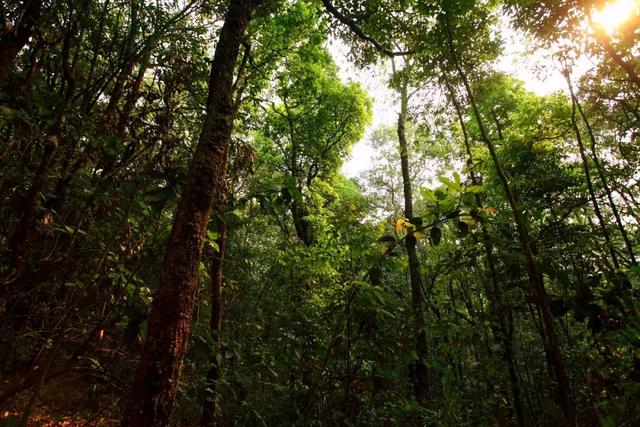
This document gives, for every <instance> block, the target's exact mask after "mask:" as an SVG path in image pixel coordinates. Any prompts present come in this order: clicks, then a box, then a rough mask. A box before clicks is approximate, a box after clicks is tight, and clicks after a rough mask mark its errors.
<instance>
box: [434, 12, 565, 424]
mask: <svg viewBox="0 0 640 427" xmlns="http://www.w3.org/2000/svg"><path fill="white" fill-rule="evenodd" d="M446 31H447V38H448V40H447V41H448V46H449V52H450V54H451V59H452V62H453V65H454V67H455V69H456V71H457V72H458V75H459V77H460V79H461V80H462V83H463V85H464V88H465V91H466V93H467V98H468V101H469V104H470V105H471V109H472V111H473V115H474V117H475V119H476V122H477V123H478V129H479V131H480V136H481V138H482V140H483V142H484V143H485V145H486V147H487V149H488V150H489V154H490V155H491V159H492V161H493V164H494V167H495V169H496V174H497V175H498V179H499V180H500V182H501V184H502V187H503V189H504V192H505V196H506V198H507V201H508V203H509V206H510V208H511V212H512V215H513V219H514V222H515V226H516V231H517V234H518V240H519V243H520V249H521V251H522V255H523V256H524V259H525V266H526V271H527V275H528V277H529V282H530V283H531V287H532V288H533V291H534V295H535V299H536V304H537V305H538V307H539V308H540V313H541V317H542V322H543V325H544V332H545V335H546V339H547V343H548V346H547V351H548V354H547V357H548V359H549V361H550V363H551V365H552V371H553V376H554V380H555V391H556V401H557V403H558V405H560V408H561V409H562V412H563V415H564V418H565V419H564V423H565V424H566V425H569V426H574V425H575V424H576V412H575V404H574V402H573V398H572V396H571V387H570V384H569V377H568V375H567V371H566V368H565V365H564V360H563V357H562V351H561V349H560V343H559V341H558V336H557V334H556V330H555V324H554V320H553V315H552V314H551V307H550V302H549V296H548V295H547V292H546V289H545V286H544V281H543V278H542V274H541V273H540V271H539V270H538V266H537V265H536V262H535V258H534V254H533V248H532V245H531V238H530V236H529V232H528V230H527V228H526V225H525V223H524V220H523V218H522V214H521V213H520V209H519V208H518V204H517V203H516V199H515V196H514V194H513V191H512V190H511V186H510V184H509V180H508V179H507V176H506V174H505V172H504V169H503V168H502V164H501V163H500V160H499V159H498V154H497V152H496V150H495V147H494V145H493V142H492V141H491V139H490V138H489V136H488V134H487V131H486V129H485V127H484V123H483V120H482V116H481V115H480V110H479V109H478V105H477V103H476V101H475V97H474V95H473V92H472V90H471V85H470V84H469V81H468V79H467V76H466V74H465V73H464V71H463V70H462V67H461V66H460V63H459V60H458V57H457V53H456V51H455V48H454V44H453V37H452V35H451V30H450V28H449V23H448V21H447V22H446Z"/></svg>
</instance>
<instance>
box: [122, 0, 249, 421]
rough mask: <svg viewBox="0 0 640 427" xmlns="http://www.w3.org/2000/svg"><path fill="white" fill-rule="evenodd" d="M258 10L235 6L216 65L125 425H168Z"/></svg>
mask: <svg viewBox="0 0 640 427" xmlns="http://www.w3.org/2000/svg"><path fill="white" fill-rule="evenodd" d="M258 4H259V0H254V1H243V0H233V1H231V3H230V5H229V7H228V10H227V13H226V17H225V22H224V25H223V27H222V29H221V32H220V39H219V41H218V45H217V47H216V52H215V55H214V58H213V62H212V65H211V74H210V76H209V97H208V101H207V116H206V119H205V123H204V126H203V129H202V132H201V134H200V139H199V141H198V145H197V147H196V151H195V153H194V156H193V159H192V161H191V165H190V167H189V174H188V177H187V180H186V182H185V185H184V188H183V191H182V196H181V198H180V202H179V204H178V208H177V211H176V214H175V217H174V223H173V228H172V231H171V236H170V238H169V242H168V245H167V250H166V253H165V257H164V263H163V267H162V272H161V277H160V286H159V289H158V292H157V294H156V296H155V299H154V303H153V308H152V311H151V315H150V317H149V323H148V325H149V326H148V332H147V338H146V340H145V344H144V348H143V351H142V356H141V360H140V366H139V367H138V370H137V372H136V377H135V381H134V386H133V391H132V395H131V404H130V407H129V408H128V411H127V412H126V414H125V417H124V418H123V421H122V425H126V426H165V425H167V424H168V423H169V418H170V416H171V410H172V408H173V403H174V400H175V397H176V391H177V386H178V381H179V379H180V372H181V369H182V362H183V357H184V354H185V349H186V345H187V341H188V339H189V335H190V332H191V319H192V314H193V307H194V302H195V297H196V288H197V279H198V265H199V263H200V259H201V257H202V248H203V242H204V237H205V235H206V231H207V224H208V221H209V216H210V215H211V210H212V204H213V203H212V201H213V200H221V197H222V196H223V195H224V193H225V190H226V188H225V187H226V184H225V183H226V179H225V178H226V169H227V153H228V149H229V143H230V139H231V131H232V127H233V99H232V90H233V89H232V85H233V75H234V68H235V64H236V61H237V58H238V52H239V50H240V45H241V43H242V39H243V36H244V34H245V31H246V29H247V26H248V24H249V21H250V19H251V14H252V12H253V10H254V9H255V8H256V7H257V6H258Z"/></svg>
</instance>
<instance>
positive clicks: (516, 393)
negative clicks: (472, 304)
mask: <svg viewBox="0 0 640 427" xmlns="http://www.w3.org/2000/svg"><path fill="white" fill-rule="evenodd" d="M444 82H445V85H446V87H447V90H448V92H449V96H450V97H451V103H452V104H453V107H454V109H455V110H456V116H457V117H458V122H459V123H460V127H461V129H462V136H463V139H464V146H465V151H466V153H467V166H468V167H469V175H470V177H471V183H472V184H473V185H480V180H479V179H478V177H477V176H476V174H475V172H474V170H473V155H472V153H471V144H469V137H468V134H467V127H466V125H465V124H464V120H463V116H462V107H461V105H460V103H459V102H458V99H457V97H456V94H455V92H454V90H453V87H452V86H451V84H450V83H449V81H448V80H447V79H446V77H445V79H444ZM494 119H495V120H496V126H497V128H498V135H499V137H500V138H502V129H501V128H500V125H499V123H498V121H497V117H496V116H495V113H494ZM475 201H476V205H477V206H478V207H479V208H480V207H482V200H481V198H480V195H479V194H478V193H476V194H475ZM482 245H483V247H484V251H485V255H486V258H487V267H488V268H489V278H490V279H491V283H492V285H493V289H487V290H486V293H487V297H488V298H489V307H490V310H491V312H492V315H493V316H494V317H495V318H497V320H498V324H499V326H500V330H499V333H498V334H497V335H499V338H500V341H501V343H502V346H503V348H504V352H503V354H502V358H503V360H504V361H505V363H506V364H507V367H508V371H509V381H510V383H511V395H512V398H513V401H512V403H513V409H514V412H515V415H516V421H517V423H518V426H524V425H525V421H524V411H523V410H522V399H521V397H520V394H521V393H520V381H519V379H518V375H517V372H516V367H517V366H516V360H515V356H514V354H513V329H512V328H511V325H512V323H513V322H511V321H509V320H510V319H511V318H512V316H513V315H512V312H511V308H509V307H508V306H507V305H506V304H504V303H503V301H502V292H501V291H500V286H499V283H498V273H497V269H496V260H495V257H494V255H493V248H492V245H491V243H490V240H489V233H488V232H487V229H486V227H485V226H484V225H483V226H482ZM503 311H504V312H503Z"/></svg>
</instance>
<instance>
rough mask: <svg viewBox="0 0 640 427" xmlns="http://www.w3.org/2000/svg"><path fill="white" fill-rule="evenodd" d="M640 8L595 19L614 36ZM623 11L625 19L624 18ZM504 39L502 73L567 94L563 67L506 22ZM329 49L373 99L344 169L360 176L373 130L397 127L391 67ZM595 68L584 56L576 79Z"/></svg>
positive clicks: (613, 9) (613, 10) (629, 2)
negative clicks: (362, 65) (362, 64)
mask: <svg viewBox="0 0 640 427" xmlns="http://www.w3.org/2000/svg"><path fill="white" fill-rule="evenodd" d="M637 7H638V6H637V3H636V2H635V0H618V1H616V2H608V3H606V7H605V8H604V9H603V10H602V11H595V13H594V15H593V16H594V20H595V21H596V24H599V25H602V27H603V28H605V30H606V31H607V32H608V33H610V32H611V31H612V29H614V28H615V27H617V26H618V25H619V24H620V23H621V22H622V21H623V20H624V15H626V16H628V15H629V14H630V13H631V11H633V10H634V8H637ZM621 10H622V11H623V12H624V14H623V17H621V16H620V15H621V13H622V12H620V11H621ZM636 10H637V9H636ZM502 37H503V39H504V52H503V55H502V57H501V58H500V60H499V61H498V63H497V64H496V69H497V70H498V71H502V72H505V73H507V74H511V75H512V76H514V77H516V78H518V79H520V80H522V81H523V82H524V84H525V88H526V89H527V90H529V91H531V92H534V93H537V94H539V95H548V94H550V93H552V92H555V91H565V92H566V91H567V89H566V82H565V80H564V78H563V76H562V74H561V72H560V70H559V68H557V66H556V65H553V64H554V63H555V61H552V59H551V58H550V54H548V53H547V54H545V52H542V51H540V50H533V49H531V47H530V46H531V43H530V42H528V41H527V38H526V37H525V36H524V35H523V34H521V33H519V32H516V31H514V30H513V29H511V28H509V25H508V23H507V22H506V19H505V20H504V21H503V23H502ZM328 48H329V51H330V52H331V54H332V56H333V59H334V61H335V62H336V64H337V65H338V67H339V69H340V77H341V78H342V79H344V80H345V81H356V82H359V83H360V84H361V85H362V87H363V88H364V89H365V90H366V91H367V92H368V94H369V96H370V97H371V98H372V100H373V122H372V124H371V126H370V127H369V129H368V130H367V132H366V134H365V136H364V137H363V139H362V140H361V141H360V142H358V143H357V144H356V145H354V147H353V148H352V152H351V157H350V159H349V160H348V161H346V162H345V163H344V165H343V166H342V172H343V173H344V174H345V175H346V176H348V177H356V176H358V175H360V174H361V173H362V172H364V171H365V170H367V169H368V168H369V166H370V165H371V161H372V157H373V155H374V150H373V149H372V148H371V146H370V144H369V138H370V136H371V134H372V132H373V130H374V129H376V128H378V127H379V126H381V125H389V124H394V123H395V121H396V119H397V103H396V95H395V93H394V92H393V91H392V90H390V89H389V88H388V87H387V79H388V77H389V75H390V70H389V68H390V67H389V66H388V64H387V66H384V65H379V66H376V67H371V68H370V69H365V70H359V69H358V68H357V67H355V66H354V65H353V64H352V63H351V62H350V61H349V59H348V52H349V48H348V47H347V46H345V45H344V43H342V42H341V41H340V40H337V39H332V40H331V41H330V42H329V46H328ZM593 65H594V64H592V63H591V62H590V61H589V60H588V59H587V58H586V57H582V58H581V59H579V60H578V61H577V63H576V64H575V65H574V67H573V78H574V79H576V78H578V77H579V76H581V75H583V74H584V73H585V72H586V71H588V70H589V69H591V68H592V67H593Z"/></svg>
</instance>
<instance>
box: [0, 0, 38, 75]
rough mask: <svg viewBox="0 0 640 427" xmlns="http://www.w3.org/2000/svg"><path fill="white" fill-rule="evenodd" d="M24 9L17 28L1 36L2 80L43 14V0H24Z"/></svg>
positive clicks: (0, 67) (0, 66)
mask: <svg viewBox="0 0 640 427" xmlns="http://www.w3.org/2000/svg"><path fill="white" fill-rule="evenodd" d="M22 10H23V11H24V12H23V13H22V14H21V16H20V18H19V20H18V22H17V23H16V25H15V28H14V29H13V30H11V31H6V32H5V33H4V34H3V35H2V37H0V82H2V80H3V79H4V75H5V73H6V71H7V69H8V68H9V67H11V65H12V64H13V61H14V60H15V58H16V56H17V55H18V53H19V52H20V50H22V48H23V47H24V45H26V44H27V42H29V38H30V37H31V34H32V33H33V29H34V27H35V25H36V23H37V21H38V19H40V15H41V14H42V0H24V6H23V7H22Z"/></svg>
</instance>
